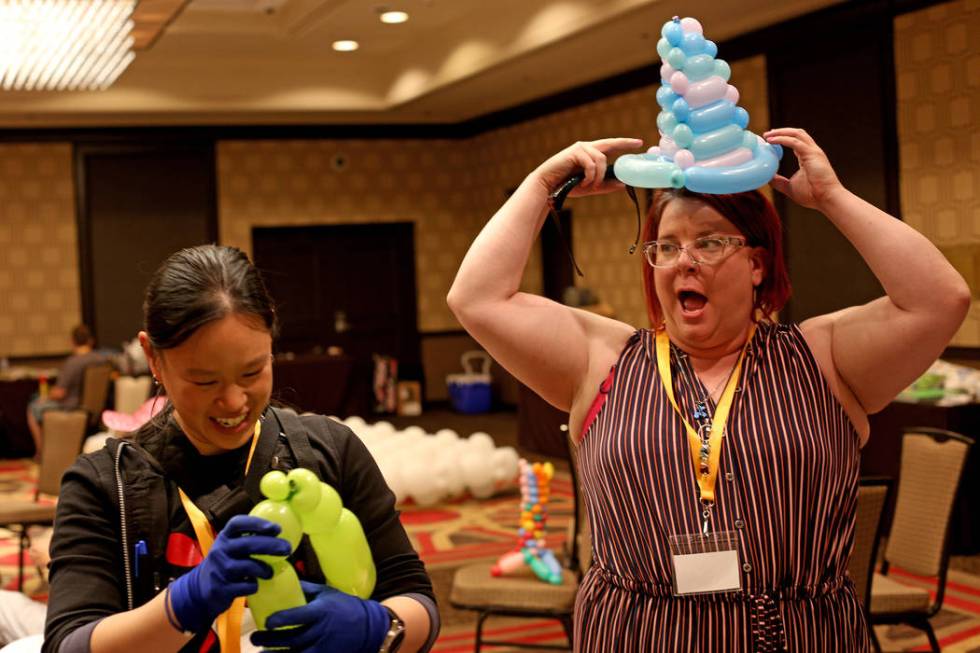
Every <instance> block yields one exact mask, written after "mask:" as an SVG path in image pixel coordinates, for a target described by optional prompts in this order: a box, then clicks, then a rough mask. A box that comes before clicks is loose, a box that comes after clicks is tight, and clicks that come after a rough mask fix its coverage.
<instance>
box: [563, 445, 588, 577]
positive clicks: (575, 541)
mask: <svg viewBox="0 0 980 653" xmlns="http://www.w3.org/2000/svg"><path fill="white" fill-rule="evenodd" d="M562 428H563V429H564V430H565V432H566V435H567V437H566V442H567V444H568V468H569V470H571V473H572V485H573V486H574V488H575V518H574V519H573V520H572V528H571V533H570V534H569V535H570V538H569V541H570V542H571V555H570V558H571V562H572V564H573V565H574V567H577V568H573V571H575V572H576V573H578V574H579V576H580V577H581V576H584V575H585V573H586V572H587V571H589V567H591V566H592V536H591V535H590V534H589V511H588V509H587V507H586V505H585V498H584V497H583V496H582V476H581V474H580V473H579V466H578V442H576V439H575V436H574V435H573V434H572V433H571V431H570V430H569V429H568V427H567V426H563V427H562Z"/></svg>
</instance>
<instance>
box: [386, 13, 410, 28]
mask: <svg viewBox="0 0 980 653" xmlns="http://www.w3.org/2000/svg"><path fill="white" fill-rule="evenodd" d="M406 20H408V14H407V13H405V12H404V11H383V12H381V22H382V23H388V24H389V25H397V24H398V23H404V22H405V21H406Z"/></svg>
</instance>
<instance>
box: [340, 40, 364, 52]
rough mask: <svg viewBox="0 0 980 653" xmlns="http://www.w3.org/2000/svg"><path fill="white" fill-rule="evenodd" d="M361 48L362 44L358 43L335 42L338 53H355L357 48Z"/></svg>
mask: <svg viewBox="0 0 980 653" xmlns="http://www.w3.org/2000/svg"><path fill="white" fill-rule="evenodd" d="M359 47H361V45H360V43H358V42H357V41H334V42H333V49H334V50H336V51H337V52H353V51H354V50H356V49H357V48H359Z"/></svg>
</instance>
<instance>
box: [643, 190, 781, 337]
mask: <svg viewBox="0 0 980 653" xmlns="http://www.w3.org/2000/svg"><path fill="white" fill-rule="evenodd" d="M682 198H684V199H691V200H694V201H697V202H701V203H702V204H705V205H707V206H709V207H711V208H712V209H714V210H715V211H717V212H718V213H720V214H721V215H722V216H723V217H724V218H725V219H726V220H728V221H729V222H731V223H732V224H733V225H735V228H736V229H738V230H739V232H741V234H742V235H743V236H745V238H746V240H747V241H748V245H749V246H750V247H761V248H762V249H763V252H764V253H763V257H764V258H763V277H762V283H760V284H759V286H758V288H756V293H755V304H754V306H753V308H754V309H756V313H757V314H761V315H762V318H763V319H769V318H770V317H771V316H772V314H773V313H775V312H776V311H779V310H780V309H782V308H783V306H785V305H786V302H787V301H788V300H789V296H790V294H791V293H792V292H793V290H792V288H791V287H790V283H789V272H788V271H787V270H786V261H785V260H784V258H783V225H782V221H780V219H779V214H778V213H776V209H775V207H773V205H772V202H770V201H769V198H767V197H766V196H765V195H763V194H762V193H761V192H759V191H758V190H753V191H748V192H746V193H734V194H731V195H707V194H701V193H692V192H691V191H688V190H685V189H683V188H681V189H677V190H674V189H670V190H660V191H657V192H656V193H655V194H654V196H653V201H652V202H651V204H650V210H649V212H648V213H647V221H646V224H645V225H644V227H643V242H648V241H651V240H656V239H657V232H658V231H659V229H660V220H661V218H662V217H663V214H664V209H666V208H667V205H668V204H669V203H670V202H671V201H673V200H675V199H682ZM643 293H644V294H645V295H646V300H647V314H648V315H649V317H650V324H651V325H652V326H657V325H659V324H660V323H661V322H663V311H662V310H661V308H660V300H659V299H657V291H656V288H655V286H654V280H653V266H651V265H649V264H648V263H647V262H646V260H645V259H643Z"/></svg>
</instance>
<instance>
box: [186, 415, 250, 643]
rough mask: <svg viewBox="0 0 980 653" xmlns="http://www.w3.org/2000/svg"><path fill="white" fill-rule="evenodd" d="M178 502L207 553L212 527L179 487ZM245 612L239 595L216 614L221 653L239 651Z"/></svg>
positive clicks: (248, 465) (246, 466)
mask: <svg viewBox="0 0 980 653" xmlns="http://www.w3.org/2000/svg"><path fill="white" fill-rule="evenodd" d="M261 429H262V423H261V422H260V421H257V422H255V431H254V433H253V434H252V446H251V447H250V448H249V450H248V460H246V462H245V474H248V468H249V467H250V466H251V465H252V455H253V454H254V453H255V445H256V444H257V443H258V441H259V433H260V431H261ZM177 492H179V493H180V502H181V503H182V504H184V511H185V512H186V513H187V516H188V517H189V518H190V520H191V526H193V527H194V534H195V535H197V543H198V546H200V547H201V554H202V555H205V556H206V555H207V554H208V551H210V550H211V545H213V544H214V528H213V527H212V526H211V523H210V522H209V521H208V518H207V517H205V516H204V513H203V512H201V509H200V508H198V507H197V506H195V505H194V502H193V501H191V500H190V498H189V497H188V496H187V495H186V494H184V491H183V490H181V489H180V488H179V487H178V488H177ZM244 612H245V597H244V596H239V597H238V598H236V599H235V600H234V601H232V603H231V607H230V608H228V609H227V610H225V611H224V612H222V613H221V614H220V615H218V619H217V621H218V641H219V642H221V651H222V653H239V651H240V649H241V641H240V640H241V632H242V615H243V614H244Z"/></svg>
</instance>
